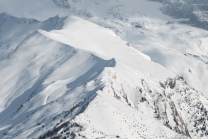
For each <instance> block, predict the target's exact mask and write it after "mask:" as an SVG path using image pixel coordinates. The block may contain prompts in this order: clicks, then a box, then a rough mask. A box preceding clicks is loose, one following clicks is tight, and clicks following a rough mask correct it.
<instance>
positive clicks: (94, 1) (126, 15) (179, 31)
mask: <svg viewBox="0 0 208 139" xmlns="http://www.w3.org/2000/svg"><path fill="white" fill-rule="evenodd" d="M154 1H155V0H154ZM156 1H158V0H156ZM159 1H160V0H159ZM160 2H161V1H160ZM172 2H173V3H174V1H172ZM186 2H187V3H188V4H186V3H184V2H182V1H180V4H182V5H183V4H185V5H186V6H185V7H187V6H189V5H192V4H194V3H195V2H194V1H190V2H188V1H186ZM200 2H202V3H203V2H204V1H199V2H198V3H199V4H200ZM11 3H12V5H11ZM166 3H167V2H166ZM7 5H9V6H10V7H12V8H5V7H7ZM14 5H15V6H14ZM1 6H2V7H1ZM162 7H163V6H162V4H160V3H158V2H151V1H147V0H140V1H135V0H130V1H126V0H73V1H68V2H67V1H66V0H46V1H44V2H42V1H37V2H36V3H35V4H34V3H33V2H31V1H30V0H28V1H21V2H20V1H7V0H2V1H1V2H0V10H1V11H2V12H8V13H10V14H12V15H15V16H19V17H28V18H35V19H39V20H44V19H47V18H49V17H51V16H55V15H57V14H58V15H60V16H68V15H76V16H79V17H82V18H85V19H87V20H90V21H91V22H94V23H96V24H98V25H100V26H103V27H105V28H109V29H111V30H113V31H114V32H115V33H116V34H117V35H118V36H119V37H120V38H122V39H123V40H126V41H127V42H128V44H130V45H131V46H132V47H133V48H136V49H137V50H139V51H141V52H143V53H145V54H147V55H149V56H150V57H151V59H152V60H153V61H154V62H157V63H159V64H161V65H163V66H164V67H166V68H167V69H168V70H171V71H172V72H174V73H175V74H177V75H179V76H183V77H184V79H185V80H186V81H187V82H188V84H190V85H191V86H192V87H194V88H195V89H197V90H199V91H200V92H203V94H204V95H206V96H207V95H208V94H207V90H208V86H207V85H206V81H207V78H208V71H207V68H208V67H207V63H208V58H207V54H208V49H207V47H206V46H207V36H208V33H207V31H205V30H202V29H198V28H194V27H191V26H187V25H185V24H179V23H180V22H183V23H184V22H186V19H184V18H185V17H186V15H187V16H188V17H187V18H190V16H189V15H190V14H184V15H183V16H184V17H183V19H180V20H178V19H173V18H171V17H169V16H166V15H164V14H162V12H161V11H160V10H159V9H161V8H162ZM202 8H203V7H202ZM20 9H21V10H20ZM34 9H38V10H35V12H34ZM52 9H53V10H52ZM149 9H151V10H149ZM202 10H203V9H202ZM49 12H50V13H49ZM169 12H171V13H170V14H169V15H171V16H173V15H174V14H175V13H177V12H176V11H174V10H171V11H169ZM193 14H194V13H193ZM197 17H201V16H197ZM195 20H196V21H197V22H198V21H200V19H199V18H194V21H195ZM200 22H201V21H200ZM194 23H196V22H194ZM178 61H180V63H179V62H178Z"/></svg>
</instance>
